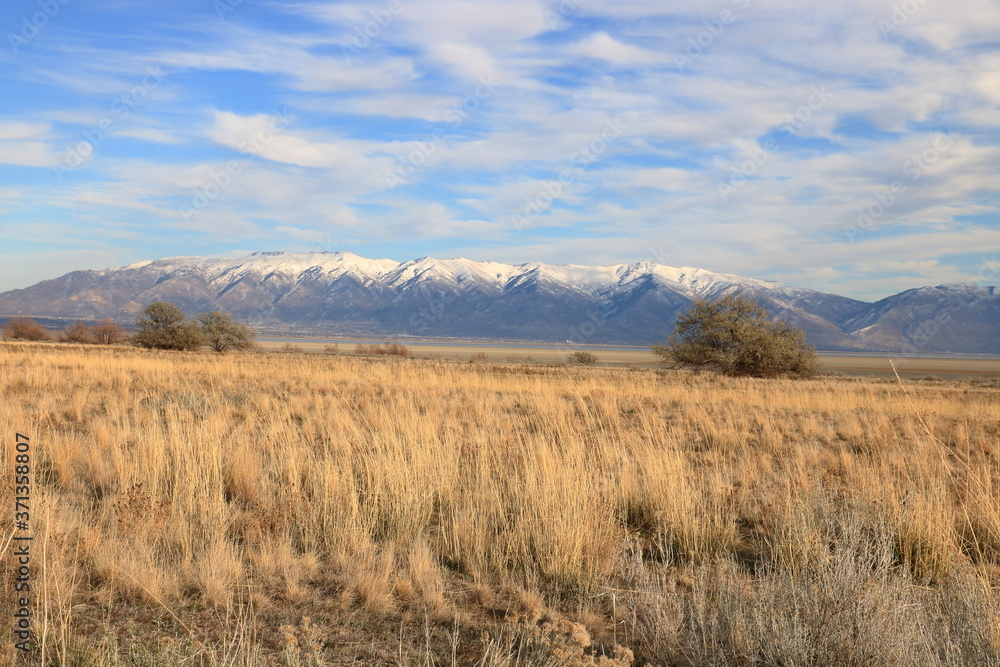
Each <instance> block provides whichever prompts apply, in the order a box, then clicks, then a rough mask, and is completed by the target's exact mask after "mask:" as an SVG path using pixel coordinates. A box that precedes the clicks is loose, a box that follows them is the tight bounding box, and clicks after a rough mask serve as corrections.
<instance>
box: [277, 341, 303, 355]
mask: <svg viewBox="0 0 1000 667" xmlns="http://www.w3.org/2000/svg"><path fill="white" fill-rule="evenodd" d="M281 351H282V352H288V353H290V354H298V353H300V352H302V346H301V345H292V344H291V343H285V344H284V345H283V346H282V347H281Z"/></svg>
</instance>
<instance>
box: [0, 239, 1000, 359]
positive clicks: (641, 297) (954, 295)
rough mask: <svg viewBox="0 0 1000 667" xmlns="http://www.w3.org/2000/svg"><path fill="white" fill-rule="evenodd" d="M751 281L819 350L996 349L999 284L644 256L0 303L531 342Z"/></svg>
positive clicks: (347, 268) (166, 284)
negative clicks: (815, 285) (795, 279)
mask: <svg viewBox="0 0 1000 667" xmlns="http://www.w3.org/2000/svg"><path fill="white" fill-rule="evenodd" d="M736 291H742V292H747V293H749V294H750V295H751V296H753V297H754V298H756V299H758V300H760V301H761V303H763V304H764V306H765V307H767V308H768V310H769V311H771V312H772V313H773V314H775V315H776V316H779V317H782V318H784V319H787V320H789V321H790V322H791V323H792V324H794V325H796V326H799V327H801V328H802V329H803V330H804V331H805V332H806V334H807V336H808V337H809V340H810V342H811V343H812V344H814V345H816V346H817V347H818V348H821V349H827V350H858V351H895V352H907V351H910V352H947V351H950V352H976V353H993V354H996V353H1000V291H998V289H997V288H996V287H981V286H977V285H970V284H964V283H959V284H951V285H939V286H935V287H931V286H927V287H918V288H914V289H911V290H906V291H904V292H900V293H899V294H895V295H892V296H890V297H886V298H885V299H881V300H879V301H876V302H874V303H870V302H866V301H861V300H858V299H851V298H849V297H843V296H839V295H836V294H829V293H825V292H819V291H816V290H810V289H806V288H798V287H790V286H788V285H785V284H784V283H780V282H775V281H766V280H760V279H757V278H750V277H746V276H739V275H735V274H727V273H717V272H713V271H707V270H705V269H699V268H695V267H670V266H665V265H662V264H655V263H652V262H648V261H640V262H634V263H631V264H616V265H611V266H588V265H581V264H564V265H553V264H546V263H543V262H527V263H524V264H518V265H513V264H504V263H500V262H489V261H485V262H478V261H474V260H470V259H466V258H462V257H456V258H452V259H443V260H442V259H436V258H433V257H420V258H417V259H413V260H408V261H405V262H397V261H395V260H390V259H370V258H366V257H362V256H361V255H357V254H355V253H353V252H349V251H338V252H314V253H289V252H281V251H262V252H256V253H252V254H250V255H247V256H245V257H240V258H228V257H223V258H206V257H198V256H182V257H167V258H161V259H155V260H146V261H141V262H135V263H132V264H129V265H126V266H123V267H119V268H107V269H103V270H100V271H87V270H83V271H72V272H70V273H67V274H65V275H63V276H60V277H58V278H53V279H50V280H45V281H41V282H39V283H37V284H35V285H32V286H30V287H27V288H23V289H17V290H11V291H8V292H4V293H2V294H0V315H5V316H17V315H31V316H37V317H53V318H63V319H67V318H80V319H95V318H100V317H103V316H110V317H112V318H114V319H118V320H119V321H130V320H134V319H135V316H136V315H137V314H138V313H139V312H140V311H141V310H142V308H144V307H145V306H146V305H147V304H148V303H150V302H152V301H156V300H159V299H163V300H166V301H172V302H173V303H176V304H177V305H178V306H179V307H181V308H182V309H183V310H184V311H185V312H187V313H188V314H189V315H191V314H195V313H198V312H204V311H206V310H215V309H218V310H224V311H227V312H230V313H232V314H233V315H234V317H237V318H238V319H242V320H245V321H249V322H250V323H251V324H252V325H254V326H256V327H258V328H259V329H260V330H262V331H272V332H296V333H318V334H327V335H368V336H380V337H381V336H392V337H423V338H435V337H438V338H452V339H454V338H474V339H506V340H524V341H538V342H563V341H571V342H573V343H618V344H641V345H645V344H651V343H657V342H661V341H662V340H663V336H664V335H665V334H666V333H667V332H668V331H670V330H671V329H672V327H673V322H674V320H675V318H676V316H677V314H678V313H679V312H681V311H683V310H684V309H686V308H687V307H688V306H689V305H690V304H691V302H692V301H693V300H694V299H698V298H710V299H711V298H716V297H719V296H722V295H724V294H728V293H733V292H736Z"/></svg>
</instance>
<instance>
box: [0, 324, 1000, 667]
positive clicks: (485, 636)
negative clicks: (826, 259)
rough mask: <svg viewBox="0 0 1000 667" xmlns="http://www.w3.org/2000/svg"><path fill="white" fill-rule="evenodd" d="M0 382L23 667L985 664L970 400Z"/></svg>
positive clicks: (798, 389)
mask: <svg viewBox="0 0 1000 667" xmlns="http://www.w3.org/2000/svg"><path fill="white" fill-rule="evenodd" d="M0 377H2V378H4V382H3V384H2V385H0V391H2V392H3V395H2V405H3V408H2V410H3V421H4V423H5V424H6V425H7V427H6V428H7V432H8V436H7V437H5V438H4V440H3V446H2V448H0V451H2V461H0V463H2V469H0V488H2V489H4V491H3V493H4V494H9V493H11V489H12V488H13V481H12V479H11V475H12V474H13V464H12V460H13V454H14V448H13V442H14V441H13V438H12V437H11V435H10V434H12V433H13V432H14V430H19V431H21V432H25V431H28V432H29V435H30V436H31V438H32V445H33V450H32V451H33V456H34V473H33V474H34V484H35V486H34V489H33V492H32V498H33V501H32V502H33V511H32V516H33V532H34V535H35V542H34V544H36V545H38V551H37V552H36V553H37V554H38V559H39V560H38V561H37V566H38V567H37V569H36V570H35V571H34V572H35V575H34V576H35V577H36V579H35V581H36V584H37V585H36V588H35V589H34V592H33V595H34V598H33V600H34V611H35V628H36V630H37V631H38V637H39V638H40V641H41V644H42V649H43V650H44V651H45V657H46V660H48V661H50V662H51V664H112V663H117V664H227V665H232V664H239V665H253V664H286V665H297V664H301V665H306V664H310V665H314V664H334V665H339V664H343V665H347V664H352V665H353V664H369V665H374V664H414V665H415V664H421V665H424V664H437V665H453V664H456V665H483V666H487V665H488V666H491V667H492V666H500V665H510V666H513V665H600V664H603V665H608V666H610V665H616V664H617V665H628V664H633V655H634V664H635V665H642V664H644V663H646V662H648V663H651V664H654V665H690V664H694V665H729V664H748V665H749V664H785V665H791V664H815V665H842V664H853V665H861V664H866V665H878V664H893V665H926V664H951V665H967V664H997V663H998V661H1000V596H998V592H997V588H996V587H997V586H998V585H1000V502H998V501H1000V498H998V492H1000V464H998V457H1000V444H998V442H1000V418H998V415H997V412H996V405H997V404H998V399H1000V390H998V388H997V387H995V386H986V385H976V384H971V383H950V382H935V383H926V382H908V383H906V384H905V385H900V384H897V383H895V382H889V381H884V380H870V379H852V378H826V379H816V380H804V381H791V380H768V381H762V380H756V379H750V378H728V377H723V376H719V375H714V374H713V375H704V374H702V375H695V374H691V373H688V372H668V371H629V370H623V369H606V368H597V367H580V366H540V365H512V364H503V363H493V364H469V363H450V362H441V361H427V360H409V361H406V362H399V361H396V360H392V361H390V360H387V359H379V358H360V357H357V356H321V355H312V356H310V357H308V358H307V357H304V356H298V355H262V354H246V355H238V356H218V355H212V354H208V353H166V352H157V351H148V352H147V351H142V352H140V351H138V350H133V349H128V348H117V349H109V348H92V349H82V348H68V347H58V346H45V345H37V344H31V343H6V344H4V345H3V346H0ZM904 389H905V393H904ZM4 498H6V500H4V501H3V504H4V505H5V506H7V507H11V506H12V502H10V498H9V497H8V496H7V495H5V496H4ZM12 518H13V517H12V514H11V513H10V512H8V513H7V514H6V515H4V517H3V518H2V521H3V522H4V524H3V533H2V535H0V537H2V539H0V546H2V543H3V542H6V541H7V540H8V539H9V536H11V535H12V532H11V531H12V528H13V525H12V524H11V523H10V522H11V520H12ZM43 545H44V551H43V550H42V549H43ZM11 577H12V574H11V569H10V568H5V569H4V571H3V580H2V581H0V586H2V590H4V591H10V590H12V585H13V583H12V581H11ZM11 613H12V611H11V601H10V599H9V596H7V595H6V593H5V594H3V595H0V617H3V618H7V619H10V618H11ZM616 644H618V645H620V648H615V645H616ZM13 652H14V649H13V648H12V647H11V646H10V642H9V641H8V642H5V643H4V644H3V645H2V647H0V662H2V661H3V660H4V659H6V660H8V661H9V662H13V660H14V658H13V657H12V655H13ZM40 658H41V656H40V653H36V654H34V655H33V656H32V658H31V659H32V660H33V662H32V663H31V664H39V662H40ZM24 664H27V663H24Z"/></svg>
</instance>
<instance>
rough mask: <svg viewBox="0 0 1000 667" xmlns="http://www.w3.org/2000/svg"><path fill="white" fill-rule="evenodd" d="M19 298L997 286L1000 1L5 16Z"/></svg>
mask: <svg viewBox="0 0 1000 667" xmlns="http://www.w3.org/2000/svg"><path fill="white" fill-rule="evenodd" d="M0 26H2V34H3V35H4V36H3V39H2V44H0V90H2V91H3V92H2V97H0V100H2V102H0V262H2V266H3V269H2V271H0V289H11V288H15V287H24V286H27V285H29V284H32V283H34V282H37V281H38V280H41V279H45V278H50V277H55V276H57V275H61V274H63V273H65V272H67V271H69V270H73V269H81V268H87V269H101V268H105V267H110V266H121V265H124V264H128V263H131V262H135V261H139V260H144V259H153V258H159V257H166V256H174V255H215V256H240V255H242V254H246V253H249V252H252V251H256V250H289V251H318V250H330V251H333V250H351V251H354V252H356V253H358V254H361V255H364V256H367V257H376V258H383V257H387V258H391V259H396V260H407V259H413V258H416V257H421V256H425V255H431V256H434V257H439V258H449V257H457V256H461V257H468V258H470V259H476V260H496V261H504V262H509V263H522V262H528V261H534V260H541V261H546V262H550V263H557V264H565V263H574V264H617V263H627V262H635V261H640V260H647V261H654V262H659V263H662V264H668V265H671V266H695V267H701V268H705V269H710V270H713V271H719V272H725V273H736V274H741V275H748V276H753V277H757V278H765V279H772V280H780V281H783V282H785V283H788V284H792V285H797V286H802V287H811V288H814V289H820V290H825V291H832V292H837V293H840V294H844V295H848V296H854V297H857V298H865V299H876V298H881V297H883V296H886V295H888V294H891V293H894V292H897V291H901V290H903V289H907V288H910V287H916V286H921V285H928V284H940V283H948V282H979V283H981V284H997V283H998V282H1000V270H998V269H1000V265H997V264H996V261H997V259H998V257H997V253H998V252H1000V179H998V178H997V176H998V171H1000V4H998V3H997V2H996V1H995V0H951V1H949V2H944V0H843V1H838V2H833V3H817V2H807V1H805V0H796V1H792V0H701V1H698V2H695V1H694V0H663V1H662V2H650V1H649V0H563V1H562V2H558V1H556V0H504V1H503V2H497V1H489V0H486V1H479V2H471V1H469V0H466V1H464V2H463V1H460V0H377V1H372V2H310V1H308V0H302V1H301V2H275V1H268V0H214V1H213V0H171V2H170V3H152V2H148V1H146V2H138V1H134V0H30V1H29V0H9V1H8V2H6V3H4V6H3V8H2V9H0Z"/></svg>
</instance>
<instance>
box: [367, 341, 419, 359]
mask: <svg viewBox="0 0 1000 667" xmlns="http://www.w3.org/2000/svg"><path fill="white" fill-rule="evenodd" d="M354 354H358V355H366V356H385V357H412V356H413V352H411V351H410V348H408V347H406V346H405V345H400V344H399V343H388V342H387V343H385V344H384V345H376V344H374V343H373V344H371V345H365V344H363V343H359V344H357V345H355V346H354Z"/></svg>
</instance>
